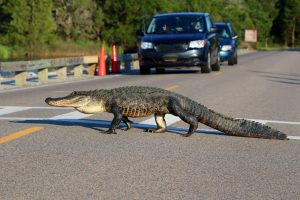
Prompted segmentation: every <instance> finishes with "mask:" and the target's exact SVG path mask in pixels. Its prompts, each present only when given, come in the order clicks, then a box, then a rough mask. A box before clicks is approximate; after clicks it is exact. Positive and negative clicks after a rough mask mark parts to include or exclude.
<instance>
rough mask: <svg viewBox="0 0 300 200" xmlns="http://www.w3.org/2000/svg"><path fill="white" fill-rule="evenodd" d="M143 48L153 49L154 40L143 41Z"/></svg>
mask: <svg viewBox="0 0 300 200" xmlns="http://www.w3.org/2000/svg"><path fill="white" fill-rule="evenodd" d="M141 48H142V49H153V43H152V42H141Z"/></svg>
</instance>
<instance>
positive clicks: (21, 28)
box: [2, 0, 55, 47]
mask: <svg viewBox="0 0 300 200" xmlns="http://www.w3.org/2000/svg"><path fill="white" fill-rule="evenodd" d="M4 2H5V3H4V5H3V7H2V10H3V12H4V15H5V16H6V18H7V20H6V23H7V24H5V26H6V27H7V28H6V29H5V32H4V33H3V35H5V38H7V41H9V43H10V44H12V45H19V46H24V45H29V46H30V47H33V46H35V45H38V44H44V43H49V42H51V40H52V39H53V37H54V35H53V30H54V26H55V24H54V21H53V19H52V12H51V11H52V2H51V1H39V0H8V1H4ZM2 25H3V24H2Z"/></svg>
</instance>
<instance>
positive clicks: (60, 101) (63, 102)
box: [45, 97, 73, 107]
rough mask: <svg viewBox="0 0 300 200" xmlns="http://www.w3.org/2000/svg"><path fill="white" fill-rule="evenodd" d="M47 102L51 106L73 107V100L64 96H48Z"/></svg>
mask: <svg viewBox="0 0 300 200" xmlns="http://www.w3.org/2000/svg"><path fill="white" fill-rule="evenodd" d="M45 102H46V103H47V104H48V105H50V106H57V107H73V106H72V105H71V101H70V100H68V99H64V98H51V97H48V98H46V99H45Z"/></svg>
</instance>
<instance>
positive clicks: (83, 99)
mask: <svg viewBox="0 0 300 200" xmlns="http://www.w3.org/2000/svg"><path fill="white" fill-rule="evenodd" d="M89 100H90V98H89V97H87V96H70V95H68V96H66V97H58V98H51V97H48V98H46V99H45V102H46V103H47V104H48V105H50V106H57V107H74V108H77V107H82V106H85V105H86V104H87V103H88V102H89Z"/></svg>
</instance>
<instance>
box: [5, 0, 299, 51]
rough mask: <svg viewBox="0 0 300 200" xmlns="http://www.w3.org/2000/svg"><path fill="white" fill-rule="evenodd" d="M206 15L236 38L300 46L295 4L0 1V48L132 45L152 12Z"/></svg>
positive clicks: (274, 0)
mask: <svg viewBox="0 0 300 200" xmlns="http://www.w3.org/2000/svg"><path fill="white" fill-rule="evenodd" d="M165 12H209V13H210V14H211V16H212V18H213V20H214V21H228V22H231V24H232V25H233V28H234V30H235V32H236V33H237V34H239V35H240V36H243V32H244V29H257V31H258V41H259V43H261V44H264V43H278V44H282V45H286V46H293V47H294V46H300V0H264V1H259V0H181V1H178V0H141V1H136V0H0V45H2V46H9V47H10V46H23V47H26V48H29V49H30V48H34V47H35V46H38V45H51V44H52V43H54V42H55V41H56V42H57V41H92V42H94V41H95V42H96V41H102V42H103V41H105V42H106V43H115V44H117V45H120V46H122V47H124V48H129V47H132V46H135V44H136V42H137V38H136V35H135V32H136V30H137V29H144V26H145V24H147V23H148V22H149V20H150V18H151V16H152V15H153V14H157V13H165Z"/></svg>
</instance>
